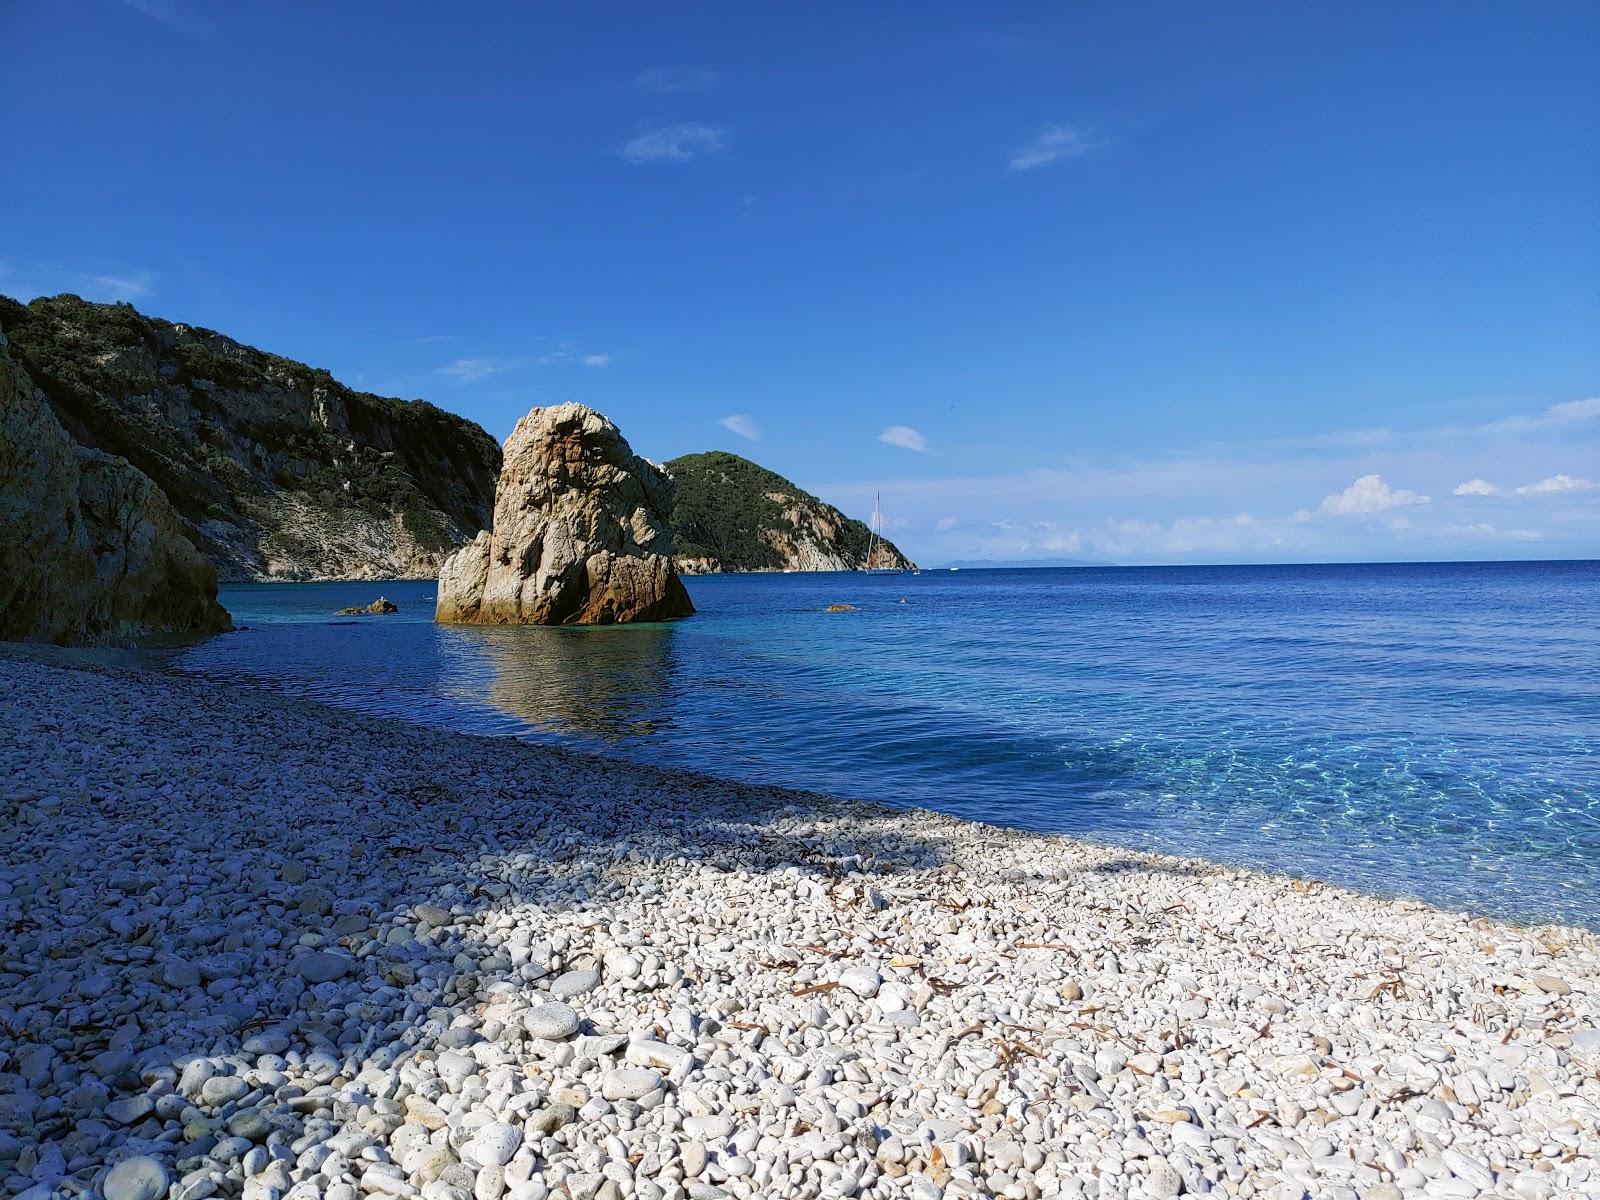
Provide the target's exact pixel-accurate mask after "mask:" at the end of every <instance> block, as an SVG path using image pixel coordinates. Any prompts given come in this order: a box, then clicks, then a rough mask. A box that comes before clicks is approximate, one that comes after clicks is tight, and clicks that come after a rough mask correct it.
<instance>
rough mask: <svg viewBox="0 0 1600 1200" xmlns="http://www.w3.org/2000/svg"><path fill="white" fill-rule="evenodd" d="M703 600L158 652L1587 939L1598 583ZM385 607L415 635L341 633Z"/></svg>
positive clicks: (261, 608) (277, 614) (254, 595)
mask: <svg viewBox="0 0 1600 1200" xmlns="http://www.w3.org/2000/svg"><path fill="white" fill-rule="evenodd" d="M687 582H688V585H689V590H690V593H691V595H692V596H693V598H694V602H695V604H696V606H697V607H698V609H699V614H698V615H697V616H695V617H692V618H690V619H688V620H685V621H680V622H675V623H673V624H670V625H648V626H632V627H625V628H605V629H538V628H526V627H518V628H466V627H439V626H435V625H434V624H433V623H432V613H433V594H434V585H433V584H432V583H383V584H372V583H358V584H352V583H341V584H264V585H240V586H229V587H225V588H224V589H223V594H222V601H223V603H224V604H226V605H227V607H228V608H229V610H230V611H231V612H232V613H233V614H234V618H235V620H236V621H237V622H239V623H240V624H242V625H244V626H245V628H244V629H243V630H241V631H240V632H237V633H233V634H227V635H224V636H221V637H217V638H213V639H211V640H209V641H206V642H204V643H201V644H199V645H195V646H191V647H188V648H185V649H182V650H181V651H178V652H176V653H175V654H174V656H173V658H172V659H171V662H172V665H173V666H175V667H176V669H179V670H182V671H185V672H190V673H193V674H196V675H202V676H207V677H211V678H217V679H244V680H249V681H252V682H255V683H259V684H262V685H265V686H267V687H269V688H272V689H274V690H277V691H280V692H284V693H287V694H290V695H298V696H309V697H313V698H316V699H319V700H322V701H326V702H330V703H333V704H336V705H342V706H345V707H348V708H353V709H359V710H362V711H365V712H371V713H379V714H384V715H388V716H395V717H401V718H404V719H406V720H410V721H417V722H423V723H426V724H430V725H437V726H444V727H448V728H452V729H460V730H467V731H471V732H474V733H481V734H492V735H500V736H505V737H519V738H526V739H529V740H534V741H554V742H560V743H564V744H567V745H572V746H576V747H581V748H584V749H590V750H596V751H600V752H602V753H606V754H613V755H621V756H625V757H628V758H634V759H640V760H645V761H649V762H655V763H664V764H668V765H673V766H682V767H690V768H694V769H697V770H702V771H707V772H710V773H713V774H719V775H726V776H734V777H737V778H740V779H744V780H751V781H761V782H770V783H776V784H785V785H789V786H793V787H800V788H807V789H813V790H818V791H824V792H831V793H835V794H839V795H845V796H853V797H859V798H863V799H868V800H878V801H884V802H887V803H890V804H898V805H920V806H926V807H930V808H936V809H941V810H943V811H946V812H950V813H955V814H958V815H961V816H966V817H974V818H980V819H983V820H986V821H993V822H998V823H1002V824H1008V825H1017V826H1024V827H1027V828H1029V829H1038V830H1050V831H1061V832H1067V833H1073V834H1079V835H1082V836H1085V837H1089V838H1093V839H1096V840H1099V841H1103V842H1108V843H1114V844H1117V845H1124V846H1131V847H1139V848H1149V849H1158V850H1167V851H1173V852H1177V853H1183V854H1194V855H1199V856H1203V857H1206V858H1210V859H1214V860H1217V861H1221V862H1227V863H1235V864H1240V865H1245V866H1255V867H1265V868H1270V869H1274V870H1281V871H1290V872H1297V873H1301V874H1304V875H1306V876H1309V877H1314V878H1318V879H1323V880H1327V881H1330V882H1333V883H1338V884H1345V885H1349V886H1353V887H1357V888H1362V889H1365V890H1369V891H1375V892H1380V893H1385V894H1398V895H1405V896H1414V897H1418V898H1421V899H1425V900H1429V901H1432V902H1434V903H1438V904H1442V905H1446V906H1450V907H1459V908H1465V909H1470V910H1473V911H1478V912H1488V913H1491V914H1495V915H1500V916H1505V917H1511V918H1516V919H1522V920H1529V921H1543V920H1559V921H1564V922H1571V923H1578V924H1584V925H1588V926H1590V927H1591V928H1600V616H1597V614H1600V563H1596V562H1551V563H1496V564H1430V565H1382V566H1294V567H1184V568H1095V569H1064V570H1031V571H1020V570H1019V571H961V572H947V571H944V572H924V573H923V574H921V575H917V576H913V575H874V576H864V575H859V574H857V575H849V574H832V575H830V574H822V575H799V574H796V575H747V576H737V575H734V576H713V577H699V578H692V579H689V580H688V581H687ZM380 593H381V594H383V595H386V596H388V597H389V598H390V599H391V600H394V601H395V602H397V603H398V604H399V605H400V612H399V613H398V614H397V615H394V616H389V617H365V618H361V619H359V620H352V619H350V618H338V617H335V616H334V615H333V613H334V610H335V609H338V608H341V607H344V606H346V605H351V604H364V603H366V602H367V601H369V600H371V599H372V598H373V597H375V596H377V595H379V594H380ZM833 603H848V604H854V605H856V606H858V611H855V612H845V613H826V612H824V611H823V609H824V608H825V607H826V606H827V605H829V604H833Z"/></svg>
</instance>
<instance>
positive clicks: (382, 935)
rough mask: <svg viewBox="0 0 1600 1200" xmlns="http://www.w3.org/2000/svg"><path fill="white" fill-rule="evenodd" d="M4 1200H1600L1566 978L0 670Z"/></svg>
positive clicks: (450, 739) (1277, 902) (1332, 922)
mask: <svg viewBox="0 0 1600 1200" xmlns="http://www.w3.org/2000/svg"><path fill="white" fill-rule="evenodd" d="M0 780H3V781H4V782H3V783H0V789H3V792H0V801H3V811H4V814H5V817H4V819H5V824H6V826H7V828H8V830H9V836H8V837H7V838H6V839H5V842H4V848H3V850H0V930H3V931H4V933H3V939H0V942H3V952H0V1192H4V1193H5V1194H7V1195H13V1196H19V1197H24V1198H25V1200H48V1198H50V1197H57V1196H61V1197H65V1196H88V1195H96V1194H98V1195H102V1196H104V1197H105V1200H159V1198H160V1197H174V1198H181V1200H205V1198H207V1197H211V1196H244V1197H247V1198H249V1200H310V1198H312V1197H325V1198H326V1200H357V1198H358V1197H364V1196H399V1197H411V1196H421V1197H424V1198H425V1200H469V1198H471V1200H501V1198H502V1197H511V1198H512V1200H545V1198H546V1197H557V1198H560V1200H566V1198H569V1197H570V1198H571V1200H591V1198H596V1197H604V1198H606V1200H614V1198H615V1200H620V1198H622V1197H630V1196H637V1197H643V1198H644V1200H658V1198H672V1200H676V1198H678V1197H685V1196H688V1197H696V1198H714V1197H722V1196H733V1197H741V1198H744V1197H757V1196H808V1197H809V1196H827V1197H847V1196H873V1197H911V1198H914V1200H927V1198H936V1197H949V1198H951V1200H954V1198H955V1197H963V1196H1005V1197H1015V1198H1019V1200H1031V1198H1032V1197H1038V1196H1066V1197H1113V1196H1114V1197H1152V1198H1154V1197H1161V1198H1165V1197H1174V1196H1179V1195H1189V1194H1208V1193H1209V1194H1213V1195H1221V1196H1237V1197H1251V1196H1263V1197H1271V1198H1272V1200H1291V1198H1293V1200H1300V1198H1303V1197H1307V1196H1310V1197H1316V1198H1321V1197H1328V1198H1330V1200H1333V1198H1337V1200H1405V1198H1409V1197H1413V1196H1418V1197H1474V1196H1500V1197H1521V1198H1524V1200H1538V1198H1542V1197H1552V1198H1553V1197H1567V1196H1589V1197H1600V1166H1597V1165H1596V1164H1597V1162H1600V1133H1597V1129H1600V937H1597V936H1596V935H1595V934H1593V933H1591V932H1588V931H1585V930H1582V929H1577V928H1569V927H1561V926H1539V927H1521V926H1516V925H1512V924H1509V923H1505V922H1498V921H1493V920H1489V919H1486V918H1474V917H1470V916H1468V915H1464V914H1457V913H1451V912H1445V911H1441V910H1438V909H1434V908H1431V907H1428V906H1426V905H1423V904H1420V903H1416V902H1412V901H1403V900H1387V899H1380V898H1376V897H1370V896H1364V895H1360V894H1357V893H1354V892H1349V891H1343V890H1339V889H1336V888H1332V887H1326V886H1323V885H1320V884H1315V883H1308V882H1304V881H1300V880H1295V879H1291V878H1287V877H1276V876H1269V875H1263V874H1257V873H1253V872H1248V871H1244V870H1240V869H1236V868H1229V867H1221V866H1214V865H1211V864H1209V863H1205V862H1202V861H1199V860H1197V859H1186V858H1172V857H1165V856H1161V855H1156V854H1148V853H1140V852H1132V851H1126V850H1120V849H1115V848H1111V847H1105V846H1099V845H1094V844H1090V843H1086V842H1081V841H1077V840H1074V839H1071V838H1067V837H1061V836H1053V835H1042V834H1031V833H1025V832H1020V831H1015V830H1009V829H1002V828H996V827H991V826H986V825H982V824H978V823H973V822H968V821H963V820H959V819H957V818H954V817H949V816H944V815H940V814H936V813H932V812H926V811H918V810H903V809H888V808H882V807H878V806H875V805H870V804H865V803H859V802H855V801H845V800H838V799H832V798H828V797H823V796H816V795H810V794H805V793H797V792H786V791H783V790H780V789H775V788H763V787H757V786H750V785H744V784H739V783H735V782H728V781H723V780H718V779H713V778H710V777H707V776H700V775H694V774H689V773H685V772H679V771H674V770H671V769H668V768H658V767H650V766H643V765H637V764H633V763H627V762H622V761H613V760H608V759H601V758H594V757H590V756H587V755H583V754H578V753H574V752H571V751H565V750H561V749H557V748H552V747H547V746H535V745H528V744H524V743H521V742H517V741H515V740H512V739H489V738H483V737H477V736H472V735H468V734H461V733H452V732H445V731H439V730H434V729H428V728H424V727H420V726H412V725H407V724H404V723H402V722H399V721H388V720H380V719H374V718H370V717H365V716H361V715H358V714H353V713H349V712H346V711H342V710H336V709H332V708H327V707H323V706H321V705H318V704H316V703H313V702H310V701H305V700H293V699H285V698H282V697H279V696H275V695H271V694H268V693H266V692H264V691H258V690H254V689H250V688H243V687H230V686H219V685H218V684H216V683H213V682H208V681H204V680H199V679H189V678H184V677H174V676H167V675H159V674H154V673H140V672H135V671H128V670H123V669H120V668H116V667H108V666H104V665H95V664H93V663H92V662H90V661H89V660H88V659H86V658H84V657H83V656H76V657H75V656H71V655H55V654H52V653H50V652H47V651H41V650H28V651H17V652H11V651H7V652H6V653H4V654H0Z"/></svg>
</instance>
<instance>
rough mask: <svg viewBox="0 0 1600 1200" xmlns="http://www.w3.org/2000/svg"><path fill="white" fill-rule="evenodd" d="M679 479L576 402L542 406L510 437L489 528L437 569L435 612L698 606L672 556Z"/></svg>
mask: <svg viewBox="0 0 1600 1200" xmlns="http://www.w3.org/2000/svg"><path fill="white" fill-rule="evenodd" d="M671 511H672V480H671V477H670V476H668V475H667V474H665V473H664V472H663V471H662V470H661V469H660V468H659V467H657V466H655V465H654V464H653V463H650V462H648V461H647V460H645V459H643V458H640V457H639V456H638V455H637V454H635V453H634V452H633V451H632V450H631V449H630V448H629V446H628V443H627V442H626V441H625V440H624V439H623V437H622V434H621V433H620V432H619V431H618V429H617V427H616V426H615V425H613V424H612V423H611V422H610V421H608V420H607V419H606V418H605V417H603V416H601V415H600V414H599V413H597V412H595V411H594V410H593V409H590V408H585V407H584V406H583V405H581V404H558V405H555V406H554V407H551V408H536V409H534V410H533V411H532V412H530V413H528V415H527V416H525V417H523V418H522V420H520V421H518V422H517V427H516V429H514V430H513V431H512V433H511V436H510V437H509V438H507V439H506V445H505V466H504V468H503V469H502V471H501V473H500V481H499V485H498V488H497V490H496V493H495V506H494V527H493V532H492V533H480V534H479V535H478V536H477V537H476V538H475V539H474V540H473V541H472V542H470V543H469V544H468V545H466V546H464V547H463V548H462V549H461V550H459V551H457V552H456V553H455V554H453V555H451V556H450V558H449V559H448V560H447V561H446V562H445V564H444V566H443V568H442V569H441V570H440V572H439V593H438V602H437V607H436V609H435V613H434V616H435V619H436V620H438V621H442V622H450V623H465V624H480V625H507V624H524V625H612V624H619V623H622V622H627V621H664V620H668V619H670V618H673V617H684V616H688V615H689V614H690V613H692V612H693V611H694V606H693V605H692V604H691V603H690V602H689V593H688V592H687V591H685V590H684V586H683V581H682V580H681V579H679V578H678V572H677V570H676V569H675V568H674V567H673V562H672V530H671V528H670V526H669V525H668V516H669V514H670V513H671Z"/></svg>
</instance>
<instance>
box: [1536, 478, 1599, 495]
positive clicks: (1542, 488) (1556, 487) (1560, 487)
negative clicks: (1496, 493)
mask: <svg viewBox="0 0 1600 1200" xmlns="http://www.w3.org/2000/svg"><path fill="white" fill-rule="evenodd" d="M1592 487H1594V482H1593V481H1592V480H1589V479H1574V478H1573V477H1572V476H1571V475H1552V476H1550V478H1548V479H1541V480H1539V482H1538V483H1528V484H1524V485H1523V486H1522V487H1519V488H1518V489H1517V495H1519V496H1542V495H1546V494H1548V493H1550V492H1587V491H1588V490H1589V489H1590V488H1592Z"/></svg>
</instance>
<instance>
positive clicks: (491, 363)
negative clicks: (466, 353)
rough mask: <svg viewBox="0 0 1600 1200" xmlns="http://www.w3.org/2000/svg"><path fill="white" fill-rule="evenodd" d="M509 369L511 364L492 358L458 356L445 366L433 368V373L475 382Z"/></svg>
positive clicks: (461, 380) (457, 380) (466, 381)
mask: <svg viewBox="0 0 1600 1200" xmlns="http://www.w3.org/2000/svg"><path fill="white" fill-rule="evenodd" d="M510 369H511V364H509V363H503V362H499V361H497V360H496V359H492V358H458V359H456V360H455V361H454V362H452V363H449V364H447V365H446V366H442V367H436V368H434V374H435V375H444V376H447V377H449V378H451V379H454V380H455V381H456V382H457V383H477V382H478V381H479V380H482V379H488V378H489V377H490V376H491V375H499V374H501V373H503V372H505V371H508V370H510Z"/></svg>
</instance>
